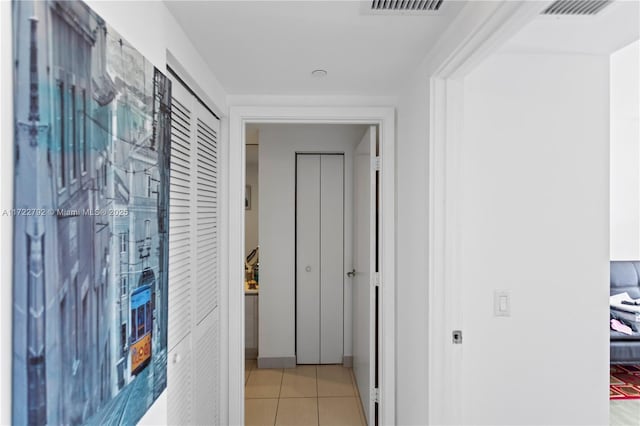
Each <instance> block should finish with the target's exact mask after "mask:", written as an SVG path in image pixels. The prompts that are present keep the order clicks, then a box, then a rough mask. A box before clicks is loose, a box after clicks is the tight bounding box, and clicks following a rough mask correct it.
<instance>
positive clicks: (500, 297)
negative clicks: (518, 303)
mask: <svg viewBox="0 0 640 426" xmlns="http://www.w3.org/2000/svg"><path fill="white" fill-rule="evenodd" d="M493 315H494V316H496V317H510V316H511V294H510V293H509V291H508V290H495V291H494V292H493Z"/></svg>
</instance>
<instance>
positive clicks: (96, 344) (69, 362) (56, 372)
mask: <svg viewBox="0 0 640 426" xmlns="http://www.w3.org/2000/svg"><path fill="white" fill-rule="evenodd" d="M12 7H13V9H12V13H13V15H12V16H13V21H12V22H13V49H14V53H13V54H14V112H15V137H14V144H15V196H14V209H13V210H12V214H13V216H14V235H13V238H14V274H13V275H14V278H13V423H14V424H29V425H45V424H49V425H53V424H55V425H75V424H100V425H103V424H114V425H120V424H135V423H136V422H137V421H138V420H139V419H140V418H141V417H142V416H143V414H144V413H145V412H146V411H147V410H148V408H149V407H150V406H151V404H152V403H153V401H154V400H155V399H156V398H158V396H159V395H160V394H161V392H162V391H163V390H164V389H165V388H166V383H167V298H168V293H167V285H168V282H167V268H168V243H169V241H168V217H169V216H168V214H169V153H170V136H171V133H170V132H171V126H170V120H171V111H170V105H171V82H170V81H169V80H168V79H167V78H166V77H165V76H164V75H163V74H162V73H161V72H160V71H159V70H158V69H155V68H154V67H153V65H152V64H150V63H149V62H148V61H147V60H145V58H144V57H143V56H142V55H141V54H140V53H139V52H138V51H137V50H136V49H135V47H134V46H131V45H130V44H129V43H128V42H127V41H126V40H125V39H123V38H122V37H121V36H120V35H119V34H118V33H117V32H116V31H114V30H113V28H111V27H110V26H109V25H108V24H107V23H106V22H105V21H104V20H103V19H101V18H100V17H99V16H98V15H97V14H96V13H94V12H93V11H92V10H91V9H90V8H89V7H88V6H87V5H86V4H85V3H83V2H81V1H75V0H74V1H54V0H38V1H15V2H13V4H12Z"/></svg>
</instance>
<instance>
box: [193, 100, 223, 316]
mask: <svg viewBox="0 0 640 426" xmlns="http://www.w3.org/2000/svg"><path fill="white" fill-rule="evenodd" d="M201 112H203V114H202V115H199V117H198V120H197V126H196V143H197V152H198V157H197V168H196V182H197V183H196V188H197V195H196V205H197V213H196V228H197V235H198V237H197V247H198V256H197V261H198V282H197V284H196V294H197V297H196V321H197V322H198V323H200V322H201V321H202V320H203V319H204V318H205V317H206V316H207V315H208V314H209V313H210V312H211V311H212V310H213V309H214V308H215V307H216V306H217V295H218V279H217V275H216V274H213V273H212V272H213V271H214V270H213V269H211V267H210V266H211V265H215V264H217V250H216V246H217V242H218V241H217V233H215V230H216V227H217V223H218V214H217V208H216V200H217V197H218V192H217V183H218V166H217V163H216V162H214V156H216V155H217V153H218V137H217V131H216V129H215V127H217V125H218V121H217V120H215V117H213V116H212V115H211V114H208V113H207V112H206V111H201Z"/></svg>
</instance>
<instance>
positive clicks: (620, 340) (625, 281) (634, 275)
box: [609, 261, 640, 364]
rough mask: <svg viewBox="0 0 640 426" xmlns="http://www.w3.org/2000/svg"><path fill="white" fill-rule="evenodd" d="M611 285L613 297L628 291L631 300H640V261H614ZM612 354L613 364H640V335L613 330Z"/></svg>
mask: <svg viewBox="0 0 640 426" xmlns="http://www.w3.org/2000/svg"><path fill="white" fill-rule="evenodd" d="M610 283H611V288H610V291H609V292H610V295H611V296H613V295H614V294H618V293H624V292H625V291H626V292H627V293H629V296H631V298H633V299H640V261H612V262H611V264H610ZM612 315H615V311H613V310H612ZM639 325H640V324H639ZM610 353H611V364H640V333H638V332H634V334H633V335H631V336H629V335H627V334H624V333H620V332H619V331H614V330H611V344H610Z"/></svg>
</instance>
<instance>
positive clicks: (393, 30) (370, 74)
mask: <svg viewBox="0 0 640 426" xmlns="http://www.w3.org/2000/svg"><path fill="white" fill-rule="evenodd" d="M165 2H166V4H167V6H168V8H169V10H170V11H171V13H172V14H173V15H174V16H175V17H176V19H177V20H178V22H179V23H180V25H181V26H182V27H183V29H184V31H185V32H186V34H187V36H188V37H189V38H190V39H191V41H192V42H193V44H194V45H195V46H196V48H197V49H198V51H199V52H200V53H201V54H202V56H203V57H204V58H205V60H206V61H207V63H208V65H209V66H210V67H211V69H212V71H213V72H214V74H215V75H216V77H217V78H218V80H219V81H220V83H221V84H222V85H223V86H224V88H225V90H226V91H227V93H229V94H233V95H236V94H278V95H307V94H308V95H312V94H323V95H327V94H352V95H355V94H358V95H396V94H397V91H398V90H399V89H400V88H401V87H402V84H403V82H404V81H405V79H406V78H407V76H408V75H409V73H410V72H411V70H413V69H414V68H415V67H416V66H417V65H418V64H419V63H420V62H421V61H422V60H423V59H424V57H425V56H426V54H427V52H428V51H429V49H430V48H431V47H432V46H433V45H434V43H435V41H436V40H437V39H438V37H439V35H440V34H441V32H442V31H443V29H444V28H446V26H447V25H448V24H449V23H450V22H451V20H452V18H453V17H454V16H455V15H456V14H457V13H458V12H459V10H460V9H461V8H462V6H463V5H464V2H462V1H459V0H445V1H444V3H443V5H442V7H441V8H440V11H438V12H435V13H428V14H425V13H419V14H415V15H411V14H406V15H399V14H397V13H395V14H385V15H379V14H372V13H371V12H370V11H368V10H367V7H368V5H370V2H369V1H351V0H344V1H306V0H304V1H303V0H298V1H273V0H271V1H237V0H236V1H170V0H165ZM319 68H321V69H326V70H327V71H328V75H327V76H326V77H325V78H321V79H319V78H315V77H312V76H311V71H313V70H314V69H319Z"/></svg>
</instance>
